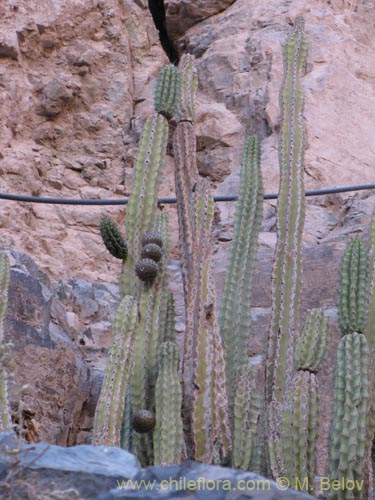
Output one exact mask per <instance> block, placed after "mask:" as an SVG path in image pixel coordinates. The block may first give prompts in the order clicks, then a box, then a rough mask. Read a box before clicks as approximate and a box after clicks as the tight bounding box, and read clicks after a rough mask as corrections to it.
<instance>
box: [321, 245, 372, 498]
mask: <svg viewBox="0 0 375 500" xmlns="http://www.w3.org/2000/svg"><path fill="white" fill-rule="evenodd" d="M368 268H369V265H368V252H367V248H366V246H365V245H364V243H363V242H362V241H361V240H359V239H354V240H352V241H351V242H350V243H349V244H348V246H347V249H346V251H345V254H344V257H343V261H342V265H341V270H340V288H339V304H338V317H339V325H340V328H341V331H342V334H343V337H342V338H341V340H340V343H339V346H338V350H337V363H336V374H335V388H334V407H333V423H332V436H331V450H330V469H331V478H332V480H335V479H339V480H341V479H342V478H344V479H345V480H348V479H351V480H354V481H356V483H355V484H356V486H357V487H356V489H355V490H348V489H346V488H344V489H343V490H340V491H337V492H332V495H331V498H332V499H337V500H347V499H352V498H354V497H355V495H360V494H361V491H360V487H359V486H358V485H359V483H360V482H361V481H362V479H363V473H364V472H363V470H364V461H365V456H366V445H367V443H366V438H367V437H368V436H367V431H366V419H367V415H368V410H369V348H368V342H367V339H366V337H365V335H364V334H363V333H362V332H363V329H364V326H365V323H366V315H367V308H368V291H369V288H368Z"/></svg>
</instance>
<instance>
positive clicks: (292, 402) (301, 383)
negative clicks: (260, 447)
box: [282, 309, 328, 492]
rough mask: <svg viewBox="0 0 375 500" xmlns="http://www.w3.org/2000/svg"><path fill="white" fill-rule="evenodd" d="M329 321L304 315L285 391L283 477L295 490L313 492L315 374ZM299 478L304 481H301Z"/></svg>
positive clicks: (317, 401)
mask: <svg viewBox="0 0 375 500" xmlns="http://www.w3.org/2000/svg"><path fill="white" fill-rule="evenodd" d="M327 338H328V318H327V317H326V316H325V315H324V313H323V311H322V310H319V309H313V310H312V311H310V312H309V313H308V315H307V318H306V321H305V326H304V329H303V332H302V334H301V335H300V337H299V338H298V340H297V342H296V348H295V353H294V364H295V368H296V370H297V373H296V374H295V375H294V377H293V381H292V384H291V386H290V387H288V389H287V396H286V404H285V407H284V412H283V422H282V445H283V462H284V473H285V474H286V476H287V477H288V479H289V481H290V484H293V485H295V488H297V489H298V486H299V485H300V486H301V488H303V487H304V486H307V488H306V491H308V492H312V491H313V489H314V476H315V457H316V444H317V438H318V430H319V424H320V399H319V387H318V383H317V379H316V371H317V370H318V369H319V367H320V365H321V363H322V360H323V357H324V354H325V352H326V349H327ZM302 478H306V479H307V484H306V481H304V480H303V479H302Z"/></svg>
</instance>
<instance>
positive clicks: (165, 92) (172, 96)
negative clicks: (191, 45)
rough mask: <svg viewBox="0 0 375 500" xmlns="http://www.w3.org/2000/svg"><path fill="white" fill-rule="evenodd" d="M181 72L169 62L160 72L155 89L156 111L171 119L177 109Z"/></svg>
mask: <svg viewBox="0 0 375 500" xmlns="http://www.w3.org/2000/svg"><path fill="white" fill-rule="evenodd" d="M179 87H180V74H179V71H178V69H177V68H176V66H174V65H173V64H168V65H167V66H165V67H164V68H163V69H162V70H161V71H160V73H159V75H158V78H157V81H156V89H155V111H156V112H157V113H160V114H161V115H164V116H165V117H166V118H167V119H168V120H169V119H171V118H172V117H173V115H174V112H175V110H176V105H177V102H178V96H179Z"/></svg>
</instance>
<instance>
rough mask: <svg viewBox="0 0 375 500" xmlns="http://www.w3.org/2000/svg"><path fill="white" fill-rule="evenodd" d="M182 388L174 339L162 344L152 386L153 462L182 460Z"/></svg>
mask: <svg viewBox="0 0 375 500" xmlns="http://www.w3.org/2000/svg"><path fill="white" fill-rule="evenodd" d="M181 403H182V389H181V382H180V379H179V376H178V354H177V349H176V347H175V345H174V343H173V342H164V343H163V344H162V346H161V360H160V366H159V375H158V378H157V382H156V388H155V417H156V424H155V430H154V463H155V465H170V464H179V463H181V455H182V447H183V434H182V419H181Z"/></svg>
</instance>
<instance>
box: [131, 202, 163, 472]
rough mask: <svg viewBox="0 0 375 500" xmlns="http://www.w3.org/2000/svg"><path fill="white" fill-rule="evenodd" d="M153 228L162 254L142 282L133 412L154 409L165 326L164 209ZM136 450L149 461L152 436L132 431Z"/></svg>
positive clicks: (141, 458) (143, 458)
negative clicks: (149, 277) (148, 279)
mask: <svg viewBox="0 0 375 500" xmlns="http://www.w3.org/2000/svg"><path fill="white" fill-rule="evenodd" d="M155 229H156V231H157V233H158V234H160V236H161V239H162V248H163V254H162V259H161V261H159V262H158V267H159V272H158V275H157V278H156V279H155V280H154V281H153V282H152V283H145V284H142V289H141V293H140V305H139V323H138V326H137V332H136V339H135V363H134V372H133V378H132V385H131V405H132V412H133V414H135V413H137V412H139V411H143V410H148V411H152V412H153V411H154V401H155V397H154V392H155V383H156V377H157V365H158V357H159V345H160V342H161V340H162V336H163V332H164V330H165V323H166V315H167V301H168V282H167V273H166V265H167V260H168V257H169V228H168V219H167V216H166V214H165V213H163V212H160V213H159V214H158V217H157V221H156V225H155ZM133 438H134V439H133V441H134V444H135V451H136V453H137V455H138V457H139V459H140V460H141V462H142V464H143V465H150V463H152V442H151V441H152V436H151V434H149V435H142V436H139V435H137V433H135V434H134V435H133Z"/></svg>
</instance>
